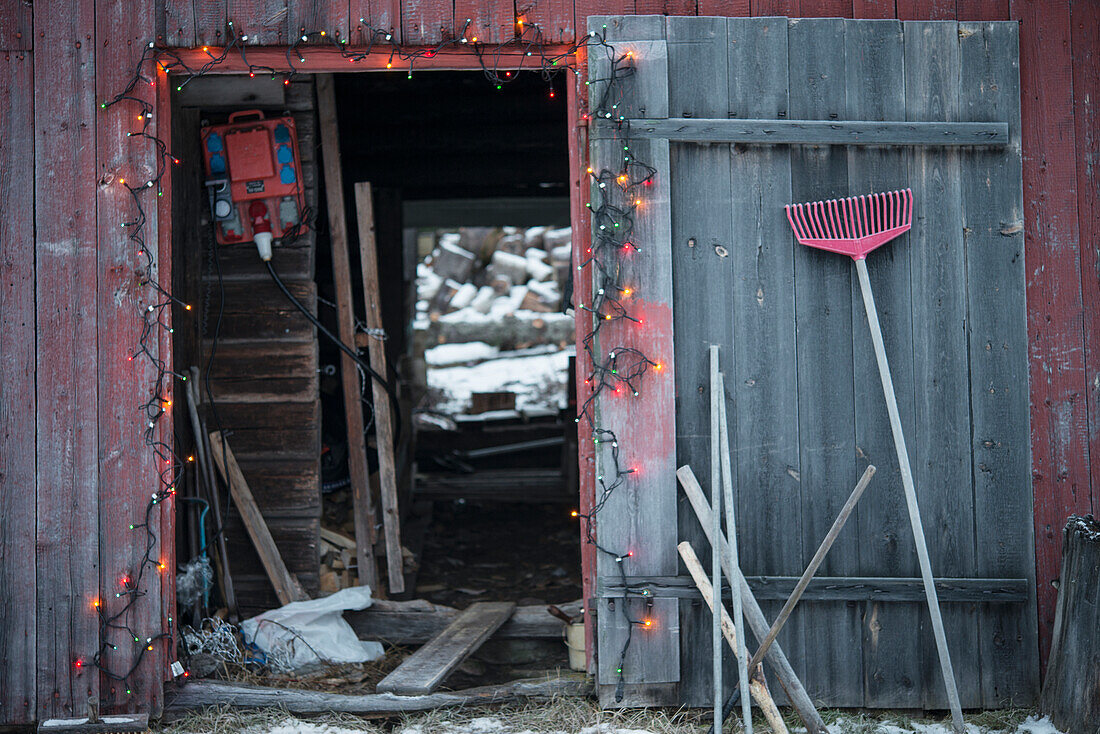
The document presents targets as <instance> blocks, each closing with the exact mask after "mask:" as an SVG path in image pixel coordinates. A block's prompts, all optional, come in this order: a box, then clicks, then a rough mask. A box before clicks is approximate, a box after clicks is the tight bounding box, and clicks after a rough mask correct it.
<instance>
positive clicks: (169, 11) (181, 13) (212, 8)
mask: <svg viewBox="0 0 1100 734" xmlns="http://www.w3.org/2000/svg"><path fill="white" fill-rule="evenodd" d="M225 3H226V0H161V2H160V3H159V4H160V5H162V6H163V7H164V39H163V40H164V43H165V44H167V45H169V46H176V47H181V48H191V47H193V46H220V45H221V44H222V43H224V42H225V38H226V33H225V21H226V6H225Z"/></svg>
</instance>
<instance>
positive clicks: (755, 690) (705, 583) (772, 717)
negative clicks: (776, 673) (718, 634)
mask: <svg viewBox="0 0 1100 734" xmlns="http://www.w3.org/2000/svg"><path fill="white" fill-rule="evenodd" d="M676 550H678V551H679V552H680V557H681V558H683V559H684V565H685V566H686V567H687V570H688V573H690V574H691V578H692V579H694V581H695V586H696V587H697V588H698V589H699V593H700V594H702V596H703V599H705V600H706V602H707V605H708V606H710V605H711V604H713V601H712V598H713V596H714V589H713V588H712V587H711V585H710V581H709V580H707V575H706V573H705V572H704V571H703V564H701V563H699V558H698V557H697V556H696V555H695V549H694V548H692V547H691V543H688V542H687V541H684V542H683V543H680V544H679V545H678V546H676ZM713 609H714V607H711V610H712V611H713ZM718 611H719V612H720V613H721V621H722V635H723V636H724V637H725V638H726V642H727V643H728V644H729V646H730V649H731V650H733V654H734V655H735V656H738V659H739V660H740V661H741V662H744V661H745V658H744V657H740V656H741V655H745V654H746V652H747V651H746V650H745V644H744V643H745V641H744V640H743V639H742V638H741V637H740V636H739V635H738V634H737V630H736V629H735V628H734V624H733V620H732V619H730V615H729V614H728V613H727V612H726V608H725V607H724V606H722V604H719V605H718ZM738 667H740V668H744V667H745V666H743V665H740V666H738ZM761 680H762V679H761ZM749 695H751V696H752V697H753V698H754V699H756V703H757V704H759V705H760V710H761V711H762V712H763V713H764V718H765V719H767V720H768V724H769V725H770V726H771V728H772V731H773V732H775V734H787V726H786V724H784V723H783V717H782V716H780V715H779V709H778V708H777V707H776V705H775V701H774V700H772V696H771V693H769V692H768V688H767V686H765V685H764V684H763V683H762V682H761V681H760V680H754V681H753V684H752V685H750V686H748V690H747V691H746V693H745V701H748V700H749V699H748V696H749ZM719 705H721V704H719ZM749 709H750V711H751V709H752V705H751V704H750V705H749ZM718 715H719V716H721V711H719V714H718ZM714 731H715V732H721V731H722V725H721V721H719V722H718V724H717V726H716V728H715V730H714Z"/></svg>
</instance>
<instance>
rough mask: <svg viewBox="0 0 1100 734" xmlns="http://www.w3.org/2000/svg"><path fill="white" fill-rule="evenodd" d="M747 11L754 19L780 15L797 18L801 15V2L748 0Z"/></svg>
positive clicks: (790, 0) (793, 0)
mask: <svg viewBox="0 0 1100 734" xmlns="http://www.w3.org/2000/svg"><path fill="white" fill-rule="evenodd" d="M749 11H750V12H751V13H752V15H753V16H754V17H765V16H773V15H781V16H786V17H788V18H798V17H801V15H802V0H749Z"/></svg>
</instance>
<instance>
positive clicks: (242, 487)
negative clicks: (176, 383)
mask: <svg viewBox="0 0 1100 734" xmlns="http://www.w3.org/2000/svg"><path fill="white" fill-rule="evenodd" d="M222 444H223V441H222V434H221V431H212V432H211V433H210V452H211V454H212V455H213V458H214V464H215V465H216V466H217V467H218V472H219V473H220V474H221V475H222V479H224V480H225V483H226V484H227V485H229V493H230V494H231V495H233V503H234V504H235V505H237V511H238V512H240V513H241V521H242V522H244V527H245V530H247V531H248V536H249V537H250V538H251V539H252V544H253V545H254V546H256V553H257V554H258V555H259V556H260V561H261V562H262V563H263V564H264V570H265V571H267V576H268V578H270V579H271V585H272V586H274V587H275V594H276V596H278V597H279V603H280V604H289V603H290V602H292V601H302V600H305V599H308V598H309V595H308V594H306V592H305V591H304V590H303V589H302V585H301V584H300V583H298V579H297V577H295V576H294V574H292V573H291V572H290V571H288V570H287V568H286V564H285V563H283V557H282V556H281V555H279V549H278V548H277V547H276V546H275V539H274V538H272V537H271V531H270V530H268V529H267V523H266V522H264V516H263V515H262V514H260V508H259V507H258V506H257V505H256V498H255V497H253V496H252V490H250V489H249V488H248V483H247V482H246V481H245V479H244V474H242V473H241V467H239V466H238V465H237V460H236V459H235V458H233V452H232V451H231V450H230V449H229V444H225V447H224V449H225V450H224V451H223V450H222Z"/></svg>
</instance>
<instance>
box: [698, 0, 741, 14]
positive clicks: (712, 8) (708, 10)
mask: <svg viewBox="0 0 1100 734" xmlns="http://www.w3.org/2000/svg"><path fill="white" fill-rule="evenodd" d="M699 15H717V16H720V17H724V18H742V17H745V16H748V15H749V0H699Z"/></svg>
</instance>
